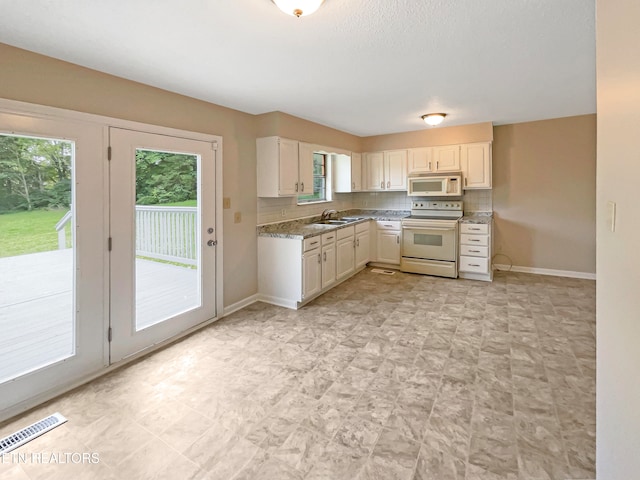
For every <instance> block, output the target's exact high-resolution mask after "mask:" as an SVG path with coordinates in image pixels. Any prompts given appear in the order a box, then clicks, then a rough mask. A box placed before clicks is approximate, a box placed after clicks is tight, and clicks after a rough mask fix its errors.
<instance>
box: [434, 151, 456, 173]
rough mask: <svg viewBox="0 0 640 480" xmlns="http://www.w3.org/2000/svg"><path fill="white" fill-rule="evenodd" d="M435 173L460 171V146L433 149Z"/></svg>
mask: <svg viewBox="0 0 640 480" xmlns="http://www.w3.org/2000/svg"><path fill="white" fill-rule="evenodd" d="M433 161H434V162H435V166H434V167H435V168H434V169H433V170H434V171H435V172H453V171H456V170H460V145H445V146H442V147H433Z"/></svg>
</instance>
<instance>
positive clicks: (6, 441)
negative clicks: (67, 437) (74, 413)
mask: <svg viewBox="0 0 640 480" xmlns="http://www.w3.org/2000/svg"><path fill="white" fill-rule="evenodd" d="M66 421H67V419H66V418H65V417H63V416H62V415H60V414H59V413H54V414H53V415H50V416H48V417H47V418H43V419H42V420H40V421H38V422H36V423H34V424H32V425H29V426H28V427H25V428H23V429H22V430H19V431H17V432H16V433H13V434H11V435H9V436H8V437H4V438H3V439H0V455H2V454H3V453H8V452H10V451H11V450H15V449H16V448H18V447H20V446H22V445H24V444H25V443H28V442H30V441H31V440H33V439H34V438H38V437H39V436H40V435H43V434H45V433H47V432H48V431H49V430H53V429H54V428H56V427H58V426H60V425H62V424H63V423H65V422H66Z"/></svg>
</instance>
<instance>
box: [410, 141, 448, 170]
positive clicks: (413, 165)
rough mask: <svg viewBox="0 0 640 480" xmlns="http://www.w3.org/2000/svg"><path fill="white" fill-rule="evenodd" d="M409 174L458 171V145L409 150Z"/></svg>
mask: <svg viewBox="0 0 640 480" xmlns="http://www.w3.org/2000/svg"><path fill="white" fill-rule="evenodd" d="M408 164H409V168H408V170H409V174H416V173H441V172H456V171H460V145H444V146H441V147H421V148H410V149H409V150H408Z"/></svg>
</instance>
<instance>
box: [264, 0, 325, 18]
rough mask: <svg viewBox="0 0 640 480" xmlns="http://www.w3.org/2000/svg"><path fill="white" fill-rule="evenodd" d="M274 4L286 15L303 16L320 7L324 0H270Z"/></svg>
mask: <svg viewBox="0 0 640 480" xmlns="http://www.w3.org/2000/svg"><path fill="white" fill-rule="evenodd" d="M271 1H272V2H273V3H275V4H276V6H277V7H278V8H279V9H280V10H282V11H283V12H284V13H286V14H288V15H294V16H296V17H304V16H305V15H311V14H312V13H313V12H315V11H316V10H318V9H319V8H320V5H322V4H323V3H324V0H271Z"/></svg>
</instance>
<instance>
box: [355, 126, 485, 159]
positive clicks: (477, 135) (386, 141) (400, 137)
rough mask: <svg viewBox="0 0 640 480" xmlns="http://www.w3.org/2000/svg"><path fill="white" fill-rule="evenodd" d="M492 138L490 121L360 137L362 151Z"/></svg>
mask: <svg viewBox="0 0 640 480" xmlns="http://www.w3.org/2000/svg"><path fill="white" fill-rule="evenodd" d="M445 121H446V120H445ZM492 140H493V126H492V124H491V122H485V123H476V124H473V125H461V126H457V127H438V128H429V127H426V126H425V128H424V129H422V130H416V131H415V132H404V133H391V134H388V135H376V136H374V137H364V138H363V139H362V151H363V152H379V151H381V150H393V149H395V148H415V147H430V146H433V145H454V144H456V143H474V142H490V141H492Z"/></svg>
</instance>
